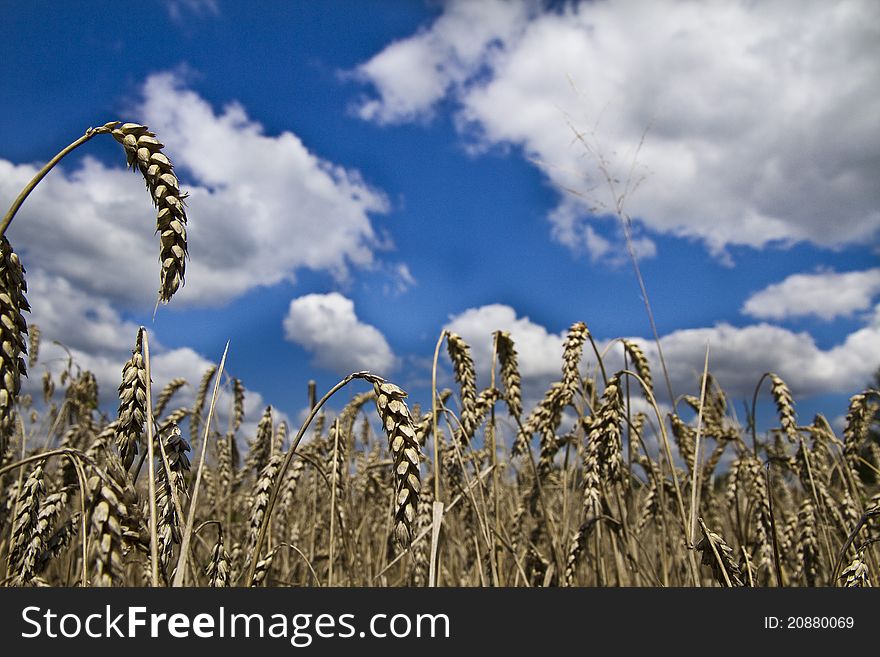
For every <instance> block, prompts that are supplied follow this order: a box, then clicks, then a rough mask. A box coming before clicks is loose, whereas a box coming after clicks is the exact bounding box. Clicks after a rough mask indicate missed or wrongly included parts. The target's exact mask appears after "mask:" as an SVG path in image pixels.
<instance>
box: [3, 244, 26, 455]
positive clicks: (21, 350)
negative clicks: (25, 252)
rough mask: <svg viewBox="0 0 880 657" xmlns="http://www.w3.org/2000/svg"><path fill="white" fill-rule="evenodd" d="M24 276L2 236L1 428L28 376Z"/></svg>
mask: <svg viewBox="0 0 880 657" xmlns="http://www.w3.org/2000/svg"><path fill="white" fill-rule="evenodd" d="M24 274H25V270H24V267H22V266H21V261H20V260H19V259H18V254H16V253H15V251H13V250H12V245H11V244H10V243H9V240H8V239H6V236H5V235H4V236H3V237H2V238H0V424H3V425H6V424H8V423H10V422H11V419H12V412H13V409H14V406H15V399H16V397H17V396H18V392H19V390H20V389H21V377H22V376H27V366H26V365H25V362H24V358H23V356H24V355H25V354H27V345H26V343H25V336H26V335H27V330H28V328H27V322H26V321H25V319H24V315H22V313H23V312H26V311H30V309H31V307H30V306H29V305H28V302H27V299H26V298H25V296H24V293H25V292H27V281H25V278H24ZM3 428H4V427H0V429H3ZM4 433H5V431H4ZM0 447H2V445H0Z"/></svg>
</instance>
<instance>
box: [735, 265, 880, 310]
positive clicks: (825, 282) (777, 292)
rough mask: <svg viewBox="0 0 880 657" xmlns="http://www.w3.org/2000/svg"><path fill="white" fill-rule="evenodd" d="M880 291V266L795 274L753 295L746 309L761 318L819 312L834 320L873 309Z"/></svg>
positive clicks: (746, 303) (744, 307) (744, 306)
mask: <svg viewBox="0 0 880 657" xmlns="http://www.w3.org/2000/svg"><path fill="white" fill-rule="evenodd" d="M878 294H880V268H876V269H868V270H865V271H853V272H845V273H838V272H834V271H820V272H816V273H812V274H792V275H791V276H788V277H786V278H785V280H783V281H782V282H781V283H775V284H773V285H770V286H768V287H766V288H764V289H763V290H761V291H759V292H756V293H755V294H753V295H752V296H750V297H749V298H748V299H747V300H746V302H745V304H743V307H742V312H744V313H745V314H747V315H751V316H752V317H758V318H760V319H777V320H779V319H785V318H786V317H804V316H807V315H815V316H817V317H821V318H822V319H826V320H830V319H834V318H835V317H846V316H851V315H853V314H854V313H856V312H860V311H864V310H869V309H870V308H871V302H872V301H873V299H874V298H875V297H876V296H877V295H878Z"/></svg>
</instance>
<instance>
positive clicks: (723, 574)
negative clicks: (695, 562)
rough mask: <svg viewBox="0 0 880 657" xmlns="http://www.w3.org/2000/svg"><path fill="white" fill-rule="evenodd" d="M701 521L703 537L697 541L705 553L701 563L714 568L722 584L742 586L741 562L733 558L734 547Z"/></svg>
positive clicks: (714, 573) (701, 550) (698, 547)
mask: <svg viewBox="0 0 880 657" xmlns="http://www.w3.org/2000/svg"><path fill="white" fill-rule="evenodd" d="M699 522H700V530H701V531H702V533H703V538H702V539H701V540H700V542H699V543H697V545H696V549H697V550H698V551H699V552H700V553H701V554H702V555H703V558H702V560H701V563H702V564H703V565H704V566H709V567H710V568H711V569H712V575H713V576H714V577H715V581H716V582H718V583H719V584H720V585H721V586H728V587H736V586H742V585H743V582H742V579H741V578H740V569H739V564H737V563H736V562H735V561H734V560H733V548H732V547H730V546H729V545H728V544H727V543H726V542H725V541H724V538H723V537H722V536H721V535H720V534H716V533H715V532H713V531H711V530H709V529H708V528H707V527H706V524H705V523H704V522H703V519H702V518H700V519H699Z"/></svg>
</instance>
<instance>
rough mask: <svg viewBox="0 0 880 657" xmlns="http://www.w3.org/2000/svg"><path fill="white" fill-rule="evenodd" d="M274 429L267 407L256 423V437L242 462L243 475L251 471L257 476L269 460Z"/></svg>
mask: <svg viewBox="0 0 880 657" xmlns="http://www.w3.org/2000/svg"><path fill="white" fill-rule="evenodd" d="M274 432H275V429H274V428H273V426H272V406H267V407H266V410H265V411H263V417H261V418H260V421H259V422H258V423H257V435H256V436H254V439H253V441H252V442H251V445H250V449H249V450H248V455H247V457H246V458H245V462H244V474H245V475H246V474H247V473H248V472H249V471H251V470H253V471H254V472H256V473H257V474H258V475H259V474H260V472H261V471H262V469H263V468H264V467H266V463H267V462H268V460H269V455H270V454H271V453H272V436H273V434H274Z"/></svg>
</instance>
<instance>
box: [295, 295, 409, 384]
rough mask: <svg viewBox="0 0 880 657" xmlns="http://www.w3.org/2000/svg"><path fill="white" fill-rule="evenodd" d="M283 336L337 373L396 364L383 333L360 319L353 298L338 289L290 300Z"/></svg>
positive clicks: (379, 371)
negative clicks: (337, 290) (345, 295)
mask: <svg viewBox="0 0 880 657" xmlns="http://www.w3.org/2000/svg"><path fill="white" fill-rule="evenodd" d="M284 337H285V338H286V339H287V340H289V341H290V342H293V343H295V344H298V345H300V346H301V347H303V348H304V349H306V351H308V352H310V353H312V354H313V355H314V363H315V365H317V366H318V367H322V368H324V369H328V370H332V371H334V372H336V373H338V374H350V373H351V372H356V371H360V370H371V371H374V372H376V373H377V374H386V373H387V372H390V371H392V370H393V369H394V368H395V366H396V364H397V363H396V359H395V357H394V354H393V353H392V352H391V347H389V346H388V342H387V341H386V340H385V337H384V336H383V335H382V333H380V332H379V330H378V329H377V328H376V327H374V326H371V325H369V324H365V323H364V322H362V321H360V320H359V319H358V317H357V315H356V314H355V311H354V302H353V301H352V300H351V299H348V298H346V297H344V296H342V295H341V294H339V293H338V292H331V293H330V294H307V295H305V296H302V297H299V298H297V299H294V300H293V301H291V302H290V308H289V309H288V312H287V315H286V316H285V318H284Z"/></svg>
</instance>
